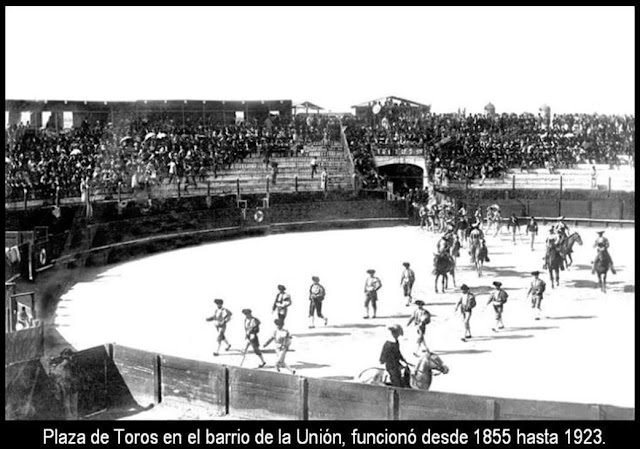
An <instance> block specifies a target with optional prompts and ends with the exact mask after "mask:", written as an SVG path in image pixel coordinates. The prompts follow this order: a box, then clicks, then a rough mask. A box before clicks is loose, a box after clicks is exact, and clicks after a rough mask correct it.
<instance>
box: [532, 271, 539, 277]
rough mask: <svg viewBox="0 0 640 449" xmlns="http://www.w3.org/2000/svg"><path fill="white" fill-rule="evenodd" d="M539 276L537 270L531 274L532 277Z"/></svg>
mask: <svg viewBox="0 0 640 449" xmlns="http://www.w3.org/2000/svg"><path fill="white" fill-rule="evenodd" d="M539 274H540V272H539V271H538V270H536V271H532V272H531V275H532V276H538V275H539Z"/></svg>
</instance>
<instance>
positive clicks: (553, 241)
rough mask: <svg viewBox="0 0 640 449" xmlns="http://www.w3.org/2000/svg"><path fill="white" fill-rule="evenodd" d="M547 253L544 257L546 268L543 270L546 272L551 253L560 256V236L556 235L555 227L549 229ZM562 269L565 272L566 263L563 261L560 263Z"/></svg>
mask: <svg viewBox="0 0 640 449" xmlns="http://www.w3.org/2000/svg"><path fill="white" fill-rule="evenodd" d="M546 244H547V251H546V252H545V255H544V258H543V260H544V266H543V268H544V269H545V270H546V269H547V268H548V266H549V253H550V252H551V251H555V252H557V253H558V254H560V244H559V243H558V235H557V234H556V231H555V228H554V227H553V226H551V228H549V236H548V237H547V241H546ZM560 269H561V270H563V271H564V263H563V261H561V263H560Z"/></svg>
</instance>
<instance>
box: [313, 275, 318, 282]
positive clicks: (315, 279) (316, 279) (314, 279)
mask: <svg viewBox="0 0 640 449" xmlns="http://www.w3.org/2000/svg"><path fill="white" fill-rule="evenodd" d="M311 280H312V281H316V282H318V281H319V280H320V278H319V277H318V276H311Z"/></svg>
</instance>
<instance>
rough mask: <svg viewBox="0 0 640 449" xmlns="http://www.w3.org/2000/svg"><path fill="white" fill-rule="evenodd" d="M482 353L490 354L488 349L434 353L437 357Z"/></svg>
mask: <svg viewBox="0 0 640 449" xmlns="http://www.w3.org/2000/svg"><path fill="white" fill-rule="evenodd" d="M483 352H491V351H490V350H488V349H460V350H457V351H434V353H436V354H438V355H454V354H482V353H483Z"/></svg>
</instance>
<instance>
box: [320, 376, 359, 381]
mask: <svg viewBox="0 0 640 449" xmlns="http://www.w3.org/2000/svg"><path fill="white" fill-rule="evenodd" d="M318 379H327V380H353V379H354V377H353V376H325V377H318Z"/></svg>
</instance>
